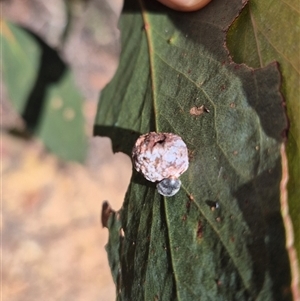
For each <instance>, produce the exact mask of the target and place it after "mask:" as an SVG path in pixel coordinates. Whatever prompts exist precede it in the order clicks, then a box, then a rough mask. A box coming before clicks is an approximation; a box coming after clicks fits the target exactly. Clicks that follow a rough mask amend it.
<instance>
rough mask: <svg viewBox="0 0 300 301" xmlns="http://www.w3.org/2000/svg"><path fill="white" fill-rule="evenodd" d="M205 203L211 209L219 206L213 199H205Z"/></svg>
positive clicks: (213, 209)
mask: <svg viewBox="0 0 300 301" xmlns="http://www.w3.org/2000/svg"><path fill="white" fill-rule="evenodd" d="M205 203H206V205H208V206H209V207H210V210H211V211H215V210H216V209H218V208H219V206H220V205H219V203H218V202H214V201H210V200H207V201H205Z"/></svg>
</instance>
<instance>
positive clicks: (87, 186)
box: [0, 0, 131, 301]
mask: <svg viewBox="0 0 300 301" xmlns="http://www.w3.org/2000/svg"><path fill="white" fill-rule="evenodd" d="M62 2H63V1H60V0H55V1H54V0H52V1H47V2H45V1H42V0H26V1H24V0H11V1H7V0H6V1H1V10H2V16H1V18H2V17H3V16H4V17H5V18H7V19H8V20H9V21H13V22H16V23H18V24H21V25H22V26H24V27H26V28H29V29H30V30H31V31H32V32H34V33H35V34H37V35H38V36H40V37H42V38H43V39H44V40H45V41H46V42H47V43H48V44H49V45H50V46H52V47H56V49H58V50H59V52H60V55H61V56H62V57H63V58H64V60H65V61H66V62H68V63H69V64H70V65H71V68H72V70H73V72H74V74H75V76H76V79H77V83H78V84H79V86H81V87H82V91H83V95H84V98H83V102H82V110H83V112H84V116H85V131H86V135H87V137H88V138H87V141H88V142H87V143H88V151H87V157H86V159H85V162H84V163H83V164H80V163H76V162H68V161H64V160H62V159H60V158H58V157H57V156H56V155H55V154H53V153H51V152H49V151H48V150H47V148H46V147H45V145H44V144H43V142H42V141H41V139H39V138H38V137H35V136H29V137H26V136H24V135H22V137H20V136H19V135H15V134H12V131H11V130H12V129H14V132H16V131H15V130H16V129H17V130H21V131H22V130H24V128H26V124H25V123H24V120H22V119H21V117H20V115H19V114H18V113H17V112H16V110H15V108H14V107H13V106H12V105H11V102H10V99H9V96H8V94H7V93H6V92H7V91H6V87H5V83H4V82H3V78H2V77H1V146H0V147H1V181H2V183H1V186H2V187H1V203H2V212H1V214H2V223H1V232H2V246H1V248H2V258H1V260H2V300H3V301H8V300H9V301H21V300H22V301H27V300H28V301H29V300H30V301H35V300H45V301H48V300H49V301H51V300H63V301H67V300H89V301H94V300H103V301H106V300H107V301H108V300H114V298H115V287H114V284H113V281H112V277H111V274H110V270H109V266H108V260H107V256H106V251H105V249H104V246H105V244H106V242H107V239H108V233H107V230H106V229H102V226H101V222H100V212H101V206H102V202H103V201H104V200H108V201H109V203H110V204H111V206H112V208H113V209H119V208H120V207H121V204H122V202H123V198H124V195H125V192H126V189H127V185H128V183H129V179H130V176H131V162H130V159H129V158H128V157H127V156H126V155H124V154H115V155H114V154H113V153H112V150H111V143H110V140H109V139H108V138H100V137H92V126H93V121H94V117H95V113H96V109H97V100H98V96H99V90H100V89H101V88H103V86H104V85H105V84H106V82H107V81H109V79H110V78H111V76H112V74H113V73H114V71H115V68H116V66H117V58H118V53H119V49H118V32H117V31H116V26H115V25H111V24H109V23H107V22H106V21H107V20H112V23H114V24H116V20H117V16H118V14H119V12H120V9H121V4H122V3H121V1H120V0H114V1H108V2H109V5H108V4H107V3H108V2H106V1H103V0H91V1H89V3H90V5H92V7H91V6H89V8H88V7H84V9H83V8H82V5H80V1H70V2H74V3H76V2H77V4H76V5H77V7H75V8H76V9H75V8H74V7H73V8H74V10H73V11H75V12H77V15H76V14H75V17H76V18H77V19H76V20H77V21H76V22H75V24H77V25H76V26H77V27H76V26H75V27H72V28H71V29H70V31H69V33H70V34H69V38H68V40H67V41H68V42H67V43H64V44H60V38H59V37H60V35H61V33H62V30H61V28H64V26H66V21H65V20H64V18H65V15H64V12H63V11H62V10H61V8H62V7H63V4H62ZM93 6H94V7H93ZM97 6H99V9H100V10H101V9H102V8H103V6H106V8H107V9H108V10H109V11H110V12H111V13H110V15H109V14H107V16H108V17H107V19H105V20H106V21H105V20H104V21H105V22H106V23H105V24H106V25H108V28H113V29H106V31H105V34H103V32H102V35H101V39H100V40H99V41H100V42H99V41H97V40H95V38H94V37H95V36H97V35H94V36H92V38H90V39H89V40H88V41H86V42H85V43H83V42H82V41H83V40H82V38H83V36H86V30H85V28H84V26H85V25H83V24H84V21H83V20H84V18H85V19H90V16H89V14H88V11H89V10H90V11H91V10H92V11H95V7H97ZM81 9H83V11H84V14H81V13H80V12H82V10H81ZM105 12H106V11H105V10H104V11H102V14H105ZM82 16H84V17H82ZM96 19H97V18H96ZM100 19H101V18H100ZM104 21H103V18H102V22H104ZM113 26H114V27H113ZM59 28H60V29H59ZM105 28H107V27H105ZM95 41H96V42H95ZM89 43H90V44H89ZM101 43H102V47H100V46H101V45H100V44H101ZM99 45H100V46H99ZM80 47H81V48H80ZM75 49H76V51H74V50H75ZM111 49H114V50H113V51H112V50H111ZM82 66H84V68H83V67H82ZM78 70H79V71H78ZM80 71H82V72H80ZM84 99H85V100H84Z"/></svg>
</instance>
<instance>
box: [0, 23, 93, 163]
mask: <svg viewBox="0 0 300 301" xmlns="http://www.w3.org/2000/svg"><path fill="white" fill-rule="evenodd" d="M2 24H3V28H4V30H2V43H3V44H2V45H3V52H2V62H3V64H2V70H1V71H2V72H3V78H4V83H5V85H6V88H7V92H8V95H9V98H10V100H11V101H12V103H13V105H14V107H15V109H16V110H17V111H18V112H19V113H20V114H22V116H23V118H24V119H25V121H26V124H27V126H28V127H29V128H30V129H31V130H32V131H33V132H34V133H35V134H37V135H38V136H39V137H40V138H41V139H42V140H43V142H44V143H45V145H46V147H48V148H49V149H50V150H51V151H53V152H54V153H56V154H57V155H58V156H59V157H61V158H62V159H66V160H75V161H83V160H84V158H85V154H86V148H87V139H86V134H85V131H84V116H83V113H82V96H81V93H80V92H79V90H78V88H77V87H76V85H75V81H74V79H73V76H72V74H71V73H70V71H69V70H68V69H67V68H66V66H65V65H64V63H63V62H62V61H61V60H60V58H59V57H58V55H57V53H56V52H55V51H54V50H52V49H51V48H49V47H48V46H47V45H45V44H44V43H43V42H42V41H40V40H39V39H38V38H34V37H33V36H32V35H31V34H29V33H28V32H26V31H25V30H23V29H21V28H18V27H17V26H15V25H12V24H9V23H8V22H5V21H3V23H2Z"/></svg>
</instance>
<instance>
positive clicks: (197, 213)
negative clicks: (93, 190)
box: [95, 0, 291, 300]
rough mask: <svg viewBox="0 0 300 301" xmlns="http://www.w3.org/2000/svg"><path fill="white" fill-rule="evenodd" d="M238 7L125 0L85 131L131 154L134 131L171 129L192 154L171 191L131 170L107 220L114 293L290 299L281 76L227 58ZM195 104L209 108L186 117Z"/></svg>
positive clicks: (122, 295) (154, 297)
mask: <svg viewBox="0 0 300 301" xmlns="http://www.w3.org/2000/svg"><path fill="white" fill-rule="evenodd" d="M241 9H242V4H241V2H240V1H238V0H236V1H232V0H227V1H221V0H220V1H217V0H215V1H212V2H211V4H209V5H208V6H207V7H206V8H204V9H203V10H201V11H198V12H195V13H178V12H174V11H171V10H168V9H167V8H165V7H163V6H162V5H160V4H158V3H155V4H154V3H151V4H150V2H149V1H133V0H132V1H125V6H124V11H123V15H122V18H121V21H120V28H121V32H122V55H121V61H120V64H119V68H118V71H117V73H116V75H115V77H114V79H113V80H112V81H111V83H110V84H109V85H108V86H107V87H106V89H105V90H104V91H103V93H102V97H101V101H100V103H99V108H98V115H97V118H96V124H95V134H96V135H102V136H109V137H110V138H111V139H112V142H113V148H114V151H122V152H125V153H127V154H128V155H130V153H131V149H132V147H133V145H134V142H135V139H136V138H137V137H138V135H140V134H141V133H145V132H149V131H158V132H172V133H176V134H178V135H180V136H181V137H182V138H183V140H184V141H185V142H186V143H187V146H188V148H189V151H190V154H191V159H190V166H189V169H188V170H187V172H186V173H184V174H183V175H182V176H181V181H182V188H181V190H180V192H179V193H178V194H177V195H175V196H174V197H171V198H164V197H162V196H161V195H159V194H158V193H157V191H156V189H155V184H154V183H150V182H147V181H146V180H145V179H144V178H143V177H142V176H141V175H140V174H137V173H136V172H135V171H134V172H133V176H132V179H131V183H130V186H129V188H128V191H127V193H126V196H125V201H124V204H123V207H122V209H121V210H120V211H119V212H118V213H115V214H111V215H110V218H109V220H108V223H107V226H108V228H109V233H110V239H109V243H108V245H107V250H108V252H109V260H110V264H111V268H112V273H113V277H114V280H115V282H116V285H117V298H118V300H291V293H290V289H289V288H290V281H291V275H290V267H289V261H288V255H287V252H286V249H285V232H284V226H283V222H282V217H281V213H280V200H279V183H280V180H281V163H280V152H279V147H280V144H281V143H282V138H281V134H282V132H283V131H284V130H285V129H286V126H287V125H286V119H285V115H284V110H283V107H282V101H283V100H282V98H281V94H280V93H279V88H280V74H279V72H278V68H277V64H275V63H273V64H270V65H268V66H266V67H265V68H262V69H257V70H253V69H250V68H248V67H247V66H245V65H237V64H235V63H233V62H232V61H231V60H230V58H229V57H228V52H227V50H226V48H224V40H225V35H226V30H227V29H228V27H229V25H230V23H231V22H232V21H233V20H234V18H236V16H237V15H238V14H239V12H240V11H241ZM202 105H203V106H204V107H206V108H207V109H208V110H209V113H205V112H203V114H200V115H198V116H197V115H194V114H191V112H193V111H191V109H192V108H195V107H201V106H202ZM194 111H195V110H194ZM122 231H123V232H124V235H123V234H122V233H123V232H122Z"/></svg>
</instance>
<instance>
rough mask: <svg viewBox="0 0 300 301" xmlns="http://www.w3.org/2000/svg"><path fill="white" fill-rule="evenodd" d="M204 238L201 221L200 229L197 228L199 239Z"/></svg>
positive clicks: (199, 223) (199, 222)
mask: <svg viewBox="0 0 300 301" xmlns="http://www.w3.org/2000/svg"><path fill="white" fill-rule="evenodd" d="M202 237H203V225H202V222H201V221H198V227H197V238H202Z"/></svg>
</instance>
